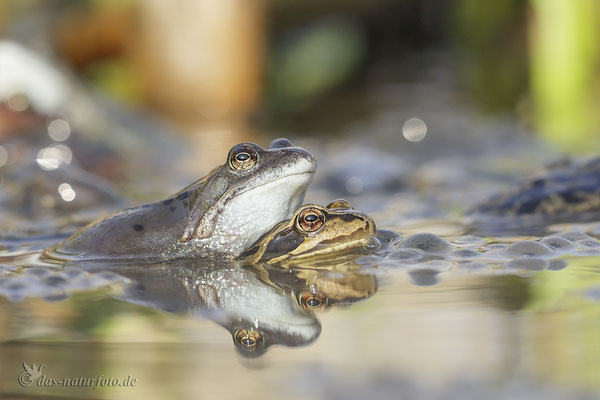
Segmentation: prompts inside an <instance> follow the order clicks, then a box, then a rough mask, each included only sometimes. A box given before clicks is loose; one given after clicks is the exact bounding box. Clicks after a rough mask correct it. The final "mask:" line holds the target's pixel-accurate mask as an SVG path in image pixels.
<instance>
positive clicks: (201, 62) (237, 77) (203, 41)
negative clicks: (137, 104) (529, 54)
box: [131, 0, 265, 165]
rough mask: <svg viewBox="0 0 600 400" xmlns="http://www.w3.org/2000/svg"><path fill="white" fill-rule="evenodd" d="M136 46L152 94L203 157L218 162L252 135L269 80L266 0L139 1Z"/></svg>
mask: <svg viewBox="0 0 600 400" xmlns="http://www.w3.org/2000/svg"><path fill="white" fill-rule="evenodd" d="M138 7H139V13H138V15H137V16H136V17H137V18H138V21H137V26H136V33H135V35H134V38H135V39H134V40H135V43H134V45H133V46H131V48H132V51H133V52H134V54H133V55H134V59H135V65H136V67H135V68H136V70H137V71H138V73H139V75H140V78H141V81H142V85H143V87H144V89H145V96H146V99H147V101H148V102H149V103H150V104H152V105H153V106H154V107H156V108H158V109H160V110H161V111H162V112H163V113H164V114H166V115H167V116H168V117H169V118H170V119H171V120H172V121H175V123H176V124H177V125H178V126H179V128H182V129H183V130H184V131H186V132H189V134H190V136H189V139H190V142H191V145H192V146H194V147H195V149H194V150H195V153H196V157H195V158H196V159H197V160H202V164H206V165H214V164H215V163H221V162H222V161H223V155H224V154H226V152H227V150H228V148H229V147H230V146H231V145H233V144H235V143H237V142H239V141H242V140H247V139H248V135H249V132H248V127H247V120H248V115H249V114H250V113H251V112H252V111H253V110H254V109H255V108H256V106H257V103H258V101H259V98H260V91H261V86H262V71H263V59H264V8H265V5H264V3H263V1H262V0H218V1H214V0H195V1H188V0H174V1H168V0H152V1H141V2H139V3H138Z"/></svg>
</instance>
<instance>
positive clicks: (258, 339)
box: [234, 329, 263, 352]
mask: <svg viewBox="0 0 600 400" xmlns="http://www.w3.org/2000/svg"><path fill="white" fill-rule="evenodd" d="M234 338H235V344H236V345H237V346H238V347H239V348H240V349H241V350H243V351H248V352H251V351H254V350H255V349H256V348H257V346H260V345H261V344H262V342H263V337H262V335H261V334H260V333H259V332H257V331H255V330H253V329H240V330H239V331H237V332H236V333H235V334H234Z"/></svg>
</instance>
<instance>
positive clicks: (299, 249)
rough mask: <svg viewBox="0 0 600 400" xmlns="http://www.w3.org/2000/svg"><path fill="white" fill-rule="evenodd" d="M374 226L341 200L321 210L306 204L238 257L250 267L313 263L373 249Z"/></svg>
mask: <svg viewBox="0 0 600 400" xmlns="http://www.w3.org/2000/svg"><path fill="white" fill-rule="evenodd" d="M376 233H377V230H376V227H375V222H374V221H373V219H371V218H370V217H369V216H367V215H366V214H364V213H362V212H360V211H357V210H354V209H352V206H350V204H349V203H348V202H347V201H346V200H342V199H338V200H335V201H333V202H331V203H329V204H328V205H327V207H322V206H319V205H316V204H307V205H304V206H302V207H300V209H298V211H296V213H295V215H294V217H293V218H292V219H290V220H288V221H283V222H281V223H279V224H278V225H277V226H275V227H274V228H273V229H271V231H269V232H268V233H267V234H265V235H264V236H263V237H262V238H261V239H260V240H259V241H258V242H257V243H255V244H254V245H253V246H252V247H251V248H250V249H249V250H248V251H246V252H245V253H244V254H243V255H242V257H245V259H246V260H247V261H250V262H254V263H261V262H264V263H268V264H275V263H281V262H284V261H285V262H289V261H291V262H295V263H301V262H302V261H304V260H308V262H313V261H314V259H315V258H318V257H319V256H324V255H331V254H333V253H338V252H343V251H347V250H350V249H373V248H376V247H377V246H378V245H379V242H378V240H377V239H376V238H375V234H376Z"/></svg>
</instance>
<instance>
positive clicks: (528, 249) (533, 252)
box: [500, 240, 556, 258]
mask: <svg viewBox="0 0 600 400" xmlns="http://www.w3.org/2000/svg"><path fill="white" fill-rule="evenodd" d="M500 254H501V255H503V256H505V257H509V258H519V257H552V256H555V255H556V254H555V252H554V251H553V250H552V249H551V248H549V247H548V246H546V245H544V244H542V243H539V242H536V241H533V240H520V241H518V242H514V243H511V244H510V245H509V246H508V247H507V248H505V249H504V250H502V251H501V252H500Z"/></svg>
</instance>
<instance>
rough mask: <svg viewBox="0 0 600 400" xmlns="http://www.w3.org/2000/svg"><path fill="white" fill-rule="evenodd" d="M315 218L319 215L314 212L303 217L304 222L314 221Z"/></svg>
mask: <svg viewBox="0 0 600 400" xmlns="http://www.w3.org/2000/svg"><path fill="white" fill-rule="evenodd" d="M317 219H319V217H317V216H316V215H315V214H308V215H307V216H306V217H304V220H305V221H306V222H315V221H316V220H317Z"/></svg>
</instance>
